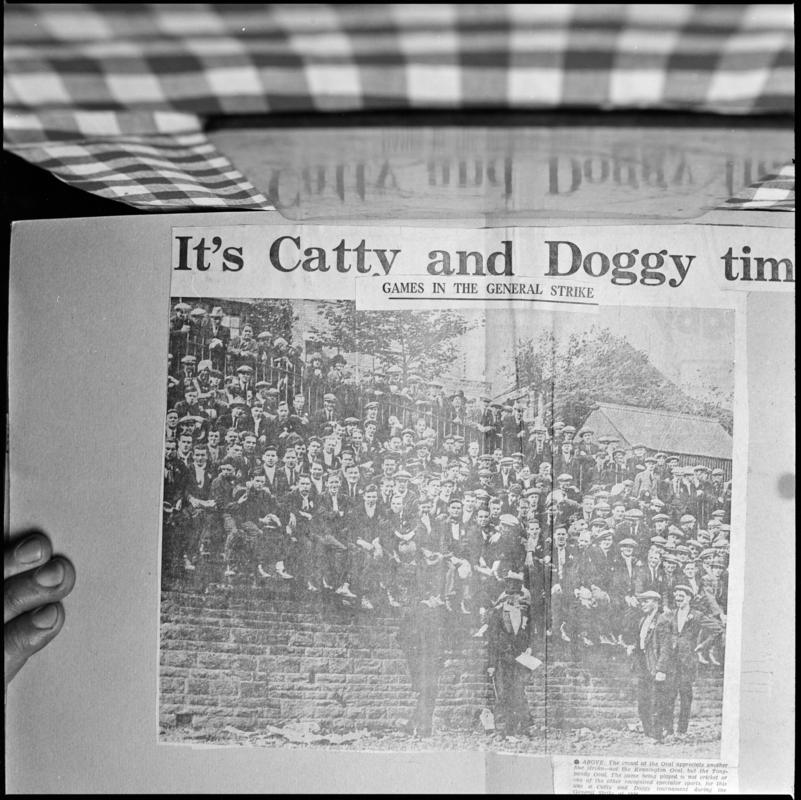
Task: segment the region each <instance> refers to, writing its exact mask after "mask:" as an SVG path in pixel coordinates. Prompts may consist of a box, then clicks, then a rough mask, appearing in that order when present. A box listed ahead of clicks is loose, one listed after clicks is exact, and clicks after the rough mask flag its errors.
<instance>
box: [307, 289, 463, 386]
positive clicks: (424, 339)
mask: <svg viewBox="0 0 801 800" xmlns="http://www.w3.org/2000/svg"><path fill="white" fill-rule="evenodd" d="M318 314H319V316H320V318H321V324H320V325H319V326H315V327H314V328H313V330H312V337H313V338H314V339H315V340H316V341H318V342H320V344H322V345H324V346H328V347H337V348H339V349H341V350H344V351H346V352H351V353H361V354H363V355H366V356H371V357H373V358H374V359H376V360H377V361H378V363H379V364H380V365H381V366H382V367H384V368H387V367H390V366H398V367H400V368H401V370H402V381H403V382H405V381H406V379H407V378H408V376H409V374H410V373H412V372H416V373H419V374H420V375H421V376H422V377H423V378H427V379H431V378H433V377H434V376H436V375H438V374H440V373H441V372H442V371H443V369H444V368H445V367H446V366H448V365H449V364H450V363H451V362H452V361H453V359H454V358H455V356H456V354H457V339H458V337H459V336H462V335H463V334H464V333H466V332H467V331H468V330H470V328H472V327H473V323H471V322H468V321H467V320H466V319H465V318H464V317H463V316H462V315H461V314H460V313H459V312H456V311H365V310H361V309H357V308H356V304H355V303H354V302H353V301H351V300H335V301H332V302H330V303H324V304H322V305H321V307H320V308H319V309H318Z"/></svg>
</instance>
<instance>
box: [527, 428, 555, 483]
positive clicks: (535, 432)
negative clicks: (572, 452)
mask: <svg viewBox="0 0 801 800" xmlns="http://www.w3.org/2000/svg"><path fill="white" fill-rule="evenodd" d="M546 435H547V431H546V430H545V427H544V426H543V425H540V424H535V425H534V427H533V428H532V429H531V435H530V436H529V439H528V448H527V451H526V455H527V458H528V463H529V465H530V466H531V471H532V472H538V471H539V468H540V464H542V463H547V464H550V463H551V462H552V461H553V449H552V448H551V445H550V444H549V443H548V442H547V441H546Z"/></svg>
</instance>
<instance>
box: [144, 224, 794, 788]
mask: <svg viewBox="0 0 801 800" xmlns="http://www.w3.org/2000/svg"><path fill="white" fill-rule="evenodd" d="M765 233H766V232H765V231H761V232H760V231H754V230H751V231H749V230H747V229H740V228H733V227H715V226H701V225H697V226H684V227H672V226H652V227H649V226H640V227H637V228H634V227H602V228H601V227H570V228H503V229H500V228H499V229H485V230H467V229H458V228H453V227H450V228H435V227H419V228H411V227H388V226H382V227H371V226H367V225H365V226H362V227H355V226H301V225H292V224H288V223H286V222H284V223H277V224H275V225H261V224H258V225H242V226H235V227H221V228H213V227H208V228H174V229H173V235H172V250H171V261H170V270H171V274H172V290H171V294H172V297H171V302H170V309H169V329H170V336H169V353H168V354H165V356H166V358H165V371H166V375H165V379H166V382H167V408H166V409H165V411H166V416H165V445H164V489H163V521H162V530H161V585H162V598H161V624H160V656H159V657H160V674H161V678H160V685H159V697H158V703H159V718H160V729H159V741H160V742H162V743H170V744H173V745H180V744H184V745H187V744H191V745H195V746H196V745H198V744H204V743H205V744H213V745H216V746H220V745H230V746H232V747H243V746H247V747H303V748H350V749H358V750H367V751H370V750H373V751H375V750H385V751H407V750H444V749H457V750H478V751H482V750H483V751H487V750H494V751H500V752H512V753H518V754H529V755H547V756H551V757H553V763H554V775H555V779H556V787H557V789H559V788H561V789H563V790H572V791H575V792H612V791H630V792H642V791H710V792H714V791H725V790H729V791H731V790H732V789H733V788H736V765H737V740H738V736H737V728H738V686H739V638H740V610H741V602H742V592H743V580H742V571H743V564H742V557H743V552H744V538H745V535H746V531H745V524H744V520H745V509H744V508H743V502H742V500H743V498H744V485H745V480H746V464H745V455H744V454H745V453H746V452H747V450H746V448H747V430H746V429H745V425H746V422H745V420H744V416H743V410H744V409H745V408H746V407H747V406H746V402H747V398H746V397H745V389H744V382H743V377H744V375H745V369H746V366H745V363H744V352H745V351H744V347H743V346H742V344H743V342H744V340H745V338H744V337H745V330H744V315H743V306H742V302H743V300H744V294H743V292H742V291H738V290H743V289H748V290H749V291H754V290H766V291H776V290H780V289H782V288H787V287H788V286H793V285H794V284H793V283H792V282H793V280H794V275H793V262H792V260H791V257H792V251H791V245H792V243H791V237H790V235H789V231H787V232H786V231H769V233H770V234H771V235H770V236H765V235H764V234H765Z"/></svg>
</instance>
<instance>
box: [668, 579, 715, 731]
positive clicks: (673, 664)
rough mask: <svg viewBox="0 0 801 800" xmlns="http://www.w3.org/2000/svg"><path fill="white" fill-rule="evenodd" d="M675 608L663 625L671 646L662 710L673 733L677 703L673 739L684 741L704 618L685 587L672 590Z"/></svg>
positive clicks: (669, 729)
mask: <svg viewBox="0 0 801 800" xmlns="http://www.w3.org/2000/svg"><path fill="white" fill-rule="evenodd" d="M673 598H674V606H675V607H674V608H673V610H671V611H670V612H668V613H667V614H666V615H665V617H666V625H667V629H668V631H669V635H670V637H671V640H672V642H673V646H672V648H671V658H670V659H669V661H668V665H667V669H666V670H664V673H665V682H666V685H667V687H666V688H667V698H666V701H667V704H666V707H665V728H666V730H667V732H668V734H671V733H673V720H674V707H675V703H676V698H677V697H678V700H679V716H678V721H677V723H676V738H677V739H683V738H684V737H685V735H686V734H687V729H688V727H689V723H690V714H691V711H692V702H693V684H694V683H695V678H696V675H697V673H698V658H697V656H696V647H697V645H698V637H699V634H700V633H701V631H702V629H703V626H704V624H705V623H706V622H707V620H706V615H704V614H702V613H701V612H700V611H696V610H694V609H693V608H692V607H691V605H690V602H691V600H692V599H693V593H692V589H691V588H690V587H689V586H687V585H686V584H684V583H676V584H675V585H674V586H673Z"/></svg>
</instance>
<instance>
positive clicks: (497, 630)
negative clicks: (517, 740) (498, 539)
mask: <svg viewBox="0 0 801 800" xmlns="http://www.w3.org/2000/svg"><path fill="white" fill-rule="evenodd" d="M505 584H506V586H505V589H504V591H503V592H502V594H501V595H500V597H499V598H498V599H497V601H496V603H495V605H494V607H493V609H492V612H491V613H490V616H489V622H488V625H489V628H488V630H487V644H488V648H489V666H488V668H487V673H488V674H489V676H490V680H492V682H493V684H494V687H495V692H496V693H497V710H498V712H499V715H498V716H499V717H500V720H499V722H500V725H499V728H498V732H499V733H500V735H501V736H502V737H504V738H506V737H517V736H527V735H528V733H529V726H530V725H531V717H530V714H529V709H528V700H527V699H526V692H525V687H526V683H527V682H528V680H529V677H530V674H531V673H530V671H529V670H528V669H527V668H526V667H524V666H523V665H522V664H520V663H519V662H518V661H517V658H518V657H519V656H520V655H522V654H523V653H524V652H526V650H527V649H528V647H529V639H530V636H529V630H528V626H529V609H530V596H529V593H528V591H527V590H526V589H525V588H524V586H523V574H522V573H521V572H513V571H512V570H509V571H508V572H507V573H506V576H505Z"/></svg>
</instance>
